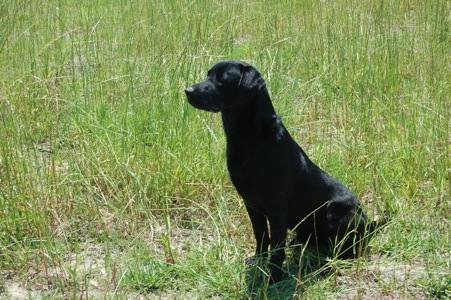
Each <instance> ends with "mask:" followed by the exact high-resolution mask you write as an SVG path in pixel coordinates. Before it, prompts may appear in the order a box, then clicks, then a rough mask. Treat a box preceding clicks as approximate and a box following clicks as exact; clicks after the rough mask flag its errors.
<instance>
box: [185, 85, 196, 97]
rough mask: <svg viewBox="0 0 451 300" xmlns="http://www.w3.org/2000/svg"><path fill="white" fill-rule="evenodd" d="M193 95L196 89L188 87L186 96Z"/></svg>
mask: <svg viewBox="0 0 451 300" xmlns="http://www.w3.org/2000/svg"><path fill="white" fill-rule="evenodd" d="M192 93H194V88H193V87H192V86H190V87H187V88H186V89H185V94H186V95H189V94H192Z"/></svg>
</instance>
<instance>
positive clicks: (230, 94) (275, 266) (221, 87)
mask: <svg viewBox="0 0 451 300" xmlns="http://www.w3.org/2000/svg"><path fill="white" fill-rule="evenodd" d="M185 93H186V96H187V98H188V101H189V103H190V104H191V105H192V106H194V107H196V108H198V109H202V110H206V111H211V112H222V121H223V125H224V130H225V134H226V139H227V167H228V170H229V173H230V177H231V180H232V182H233V184H234V186H235V187H236V189H237V191H238V193H239V194H240V195H241V197H242V198H243V199H244V202H245V204H246V208H247V211H248V213H249V217H250V219H251V222H252V227H253V230H254V235H255V239H256V241H257V248H256V257H262V256H263V255H264V254H267V252H268V247H269V246H271V257H270V282H277V281H279V280H280V279H281V276H282V270H281V266H282V263H283V261H284V259H285V251H284V248H285V244H286V237H287V229H288V228H290V229H293V230H294V231H295V232H296V240H297V241H298V242H300V243H307V242H308V243H309V244H310V245H312V244H313V245H315V247H317V249H319V250H326V251H331V250H332V251H334V253H337V252H338V251H337V249H340V251H339V252H340V254H339V256H340V257H342V258H349V257H353V256H356V255H358V254H359V253H360V252H361V250H362V247H363V244H364V243H363V241H364V237H365V232H366V227H367V224H366V223H368V221H367V217H366V215H365V214H364V212H363V211H362V209H361V207H360V204H359V202H358V201H357V198H356V196H355V195H354V194H353V193H352V192H350V191H349V190H348V189H347V188H346V187H345V186H344V185H343V184H342V183H340V182H339V181H338V180H336V179H335V178H333V177H331V176H329V174H327V173H326V172H324V171H323V170H321V169H320V168H319V167H317V166H316V165H315V164H314V163H313V162H312V161H311V160H310V159H309V158H308V157H307V155H306V154H305V152H304V151H303V150H302V148H301V147H300V146H299V145H298V144H296V142H295V141H294V140H293V139H292V137H291V136H290V134H289V133H288V131H287V130H286V128H285V127H284V125H283V124H282V121H281V119H280V117H279V116H278V115H277V114H276V112H275V110H274V107H273V105H272V103H271V99H270V97H269V94H268V91H267V89H266V84H265V81H264V79H263V78H262V76H261V75H260V73H259V72H258V71H257V70H256V69H255V68H254V67H252V66H251V65H249V64H247V63H244V62H240V61H227V60H226V61H221V62H219V63H217V64H216V65H214V66H213V68H211V69H210V70H209V72H208V76H207V79H206V80H205V81H202V82H200V83H197V84H195V85H193V86H190V87H188V88H186V89H185ZM267 220H268V221H269V228H270V231H269V230H268V224H267ZM328 253H330V252H328Z"/></svg>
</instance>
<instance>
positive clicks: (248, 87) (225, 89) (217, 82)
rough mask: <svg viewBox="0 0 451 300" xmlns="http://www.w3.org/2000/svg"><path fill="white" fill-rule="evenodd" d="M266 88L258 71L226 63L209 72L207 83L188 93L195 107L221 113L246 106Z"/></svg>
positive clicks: (214, 67) (227, 61) (192, 88)
mask: <svg viewBox="0 0 451 300" xmlns="http://www.w3.org/2000/svg"><path fill="white" fill-rule="evenodd" d="M264 88H265V81H264V80H263V78H262V76H261V75H260V73H259V72H258V71H257V70H256V69H255V68H254V67H252V66H251V65H249V64H247V63H244V62H240V61H231V60H225V61H221V62H219V63H217V64H216V65H214V66H213V67H212V68H211V69H210V71H208V74H207V79H206V80H205V81H202V82H199V83H196V84H195V85H192V86H190V87H187V88H186V89H185V93H186V96H187V98H188V101H189V103H190V104H191V105H192V106H194V107H196V108H198V109H202V110H206V111H211V112H220V111H224V110H229V109H237V108H239V107H241V106H243V105H245V104H246V103H247V102H249V100H251V99H253V98H255V97H256V96H257V95H258V93H259V92H260V90H261V89H264Z"/></svg>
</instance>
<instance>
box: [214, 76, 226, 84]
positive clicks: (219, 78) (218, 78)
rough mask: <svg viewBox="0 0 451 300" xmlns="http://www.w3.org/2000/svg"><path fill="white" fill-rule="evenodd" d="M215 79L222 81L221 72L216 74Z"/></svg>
mask: <svg viewBox="0 0 451 300" xmlns="http://www.w3.org/2000/svg"><path fill="white" fill-rule="evenodd" d="M215 79H216V81H217V82H218V83H222V82H223V81H224V78H223V77H222V76H221V74H217V75H216V78H215Z"/></svg>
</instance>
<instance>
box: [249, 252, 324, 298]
mask: <svg viewBox="0 0 451 300" xmlns="http://www.w3.org/2000/svg"><path fill="white" fill-rule="evenodd" d="M327 262H328V261H327V259H326V257H324V256H321V255H320V254H318V252H317V251H316V250H314V249H305V251H303V252H302V254H301V251H300V249H297V248H295V249H293V248H292V249H289V250H288V251H287V259H286V260H285V264H284V266H283V271H284V277H283V279H282V280H281V281H279V282H277V283H275V284H268V278H269V276H268V263H267V261H263V260H260V261H259V262H257V263H255V264H251V265H249V266H248V267H247V268H246V272H245V280H246V288H247V299H295V298H296V295H298V296H299V295H300V294H302V293H303V290H305V289H306V288H307V287H308V286H310V285H312V284H314V283H315V282H316V281H318V280H322V279H324V278H326V277H327V276H328V275H329V274H330V268H329V266H328V264H327Z"/></svg>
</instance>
